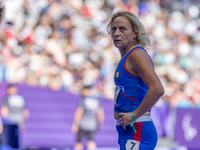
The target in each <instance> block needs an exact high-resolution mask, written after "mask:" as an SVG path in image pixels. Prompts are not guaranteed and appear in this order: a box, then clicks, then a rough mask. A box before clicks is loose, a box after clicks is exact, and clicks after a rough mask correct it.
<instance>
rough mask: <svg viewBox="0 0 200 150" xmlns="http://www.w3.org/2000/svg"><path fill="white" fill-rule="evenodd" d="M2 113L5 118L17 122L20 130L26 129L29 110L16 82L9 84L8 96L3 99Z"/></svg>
mask: <svg viewBox="0 0 200 150" xmlns="http://www.w3.org/2000/svg"><path fill="white" fill-rule="evenodd" d="M1 115H2V118H3V119H6V120H8V121H10V122H12V123H14V124H17V125H18V126H19V129H20V130H24V129H25V121H26V120H27V119H28V116H29V111H28V109H27V108H26V107H25V99H24V97H23V96H21V95H19V94H18V88H17V86H16V85H14V84H9V85H8V87H7V96H6V97H5V98H4V99H3V105H2V107H1Z"/></svg>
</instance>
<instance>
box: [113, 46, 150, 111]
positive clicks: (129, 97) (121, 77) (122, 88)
mask: <svg viewBox="0 0 200 150" xmlns="http://www.w3.org/2000/svg"><path fill="white" fill-rule="evenodd" d="M136 48H141V49H143V50H144V51H145V52H146V50H145V49H144V48H143V47H142V46H135V47H133V48H132V49H131V50H129V51H128V52H127V53H126V54H125V55H124V56H123V57H122V59H121V61H120V62H119V64H118V66H117V68H116V70H115V76H114V83H115V85H116V88H115V96H114V103H115V104H114V112H132V111H134V110H135V109H136V108H137V107H138V106H139V105H140V104H141V102H142V100H143V98H144V97H145V95H146V93H147V92H148V87H147V86H146V85H145V83H144V82H143V80H142V79H141V78H140V77H136V76H134V75H133V74H131V73H129V72H128V71H127V70H126V68H125V63H126V61H127V58H128V56H129V55H130V53H131V52H132V51H133V50H134V49H136ZM151 62H152V60H151ZM152 64H153V62H152ZM149 111H150V110H149Z"/></svg>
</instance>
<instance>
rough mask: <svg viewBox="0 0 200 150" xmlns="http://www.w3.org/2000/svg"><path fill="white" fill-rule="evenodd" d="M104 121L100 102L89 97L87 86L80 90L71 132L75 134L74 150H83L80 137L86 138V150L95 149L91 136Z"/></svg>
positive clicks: (89, 91) (89, 92)
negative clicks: (80, 97) (79, 98)
mask: <svg viewBox="0 0 200 150" xmlns="http://www.w3.org/2000/svg"><path fill="white" fill-rule="evenodd" d="M103 121H104V110H103V108H102V107H101V105H100V101H99V100H98V99H97V98H95V97H93V96H92V95H91V89H90V87H89V86H85V87H84V88H83V90H82V99H81V101H80V105H79V107H78V108H77V109H76V112H75V116H74V121H73V124H72V132H74V133H77V141H76V144H75V146H74V148H75V149H83V147H84V146H83V144H82V137H83V136H87V137H88V142H87V148H89V149H91V148H96V143H95V141H94V139H93V134H94V132H95V131H97V129H98V128H99V126H100V124H102V123H103Z"/></svg>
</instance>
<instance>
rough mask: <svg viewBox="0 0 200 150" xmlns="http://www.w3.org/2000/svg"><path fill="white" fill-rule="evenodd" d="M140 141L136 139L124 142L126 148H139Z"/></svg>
mask: <svg viewBox="0 0 200 150" xmlns="http://www.w3.org/2000/svg"><path fill="white" fill-rule="evenodd" d="M139 148H140V142H139V141H136V140H128V141H127V142H126V150H139Z"/></svg>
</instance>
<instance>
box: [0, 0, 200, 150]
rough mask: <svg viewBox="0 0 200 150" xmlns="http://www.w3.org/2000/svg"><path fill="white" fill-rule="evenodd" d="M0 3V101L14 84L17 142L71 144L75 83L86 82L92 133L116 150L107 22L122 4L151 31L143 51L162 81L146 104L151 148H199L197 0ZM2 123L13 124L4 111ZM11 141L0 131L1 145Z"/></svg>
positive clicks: (113, 53)
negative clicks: (96, 116) (97, 120)
mask: <svg viewBox="0 0 200 150" xmlns="http://www.w3.org/2000/svg"><path fill="white" fill-rule="evenodd" d="M2 2H3V4H4V5H5V13H4V19H3V22H2V23H1V29H0V104H1V106H3V105H4V102H3V100H4V97H5V96H6V95H7V86H8V84H10V83H12V84H15V85H16V86H17V88H18V93H19V94H20V95H21V96H22V97H23V100H24V102H25V106H26V109H27V110H28V113H26V116H28V117H27V118H26V121H25V127H24V129H23V130H22V131H21V130H20V133H19V134H20V138H19V139H20V140H19V139H18V137H13V139H12V140H11V141H17V140H19V141H20V142H19V141H18V143H20V145H21V147H22V148H23V149H51V150H57V149H60V150H61V149H63V150H64V149H73V145H74V144H75V141H76V135H75V134H74V133H72V131H71V126H72V122H73V118H74V113H75V109H76V108H77V107H78V103H79V99H80V96H81V89H82V87H83V86H92V87H93V89H92V93H93V95H95V96H96V97H98V99H99V100H100V102H101V104H102V106H103V109H104V111H105V121H104V123H103V125H102V126H101V128H100V129H99V130H98V131H97V132H96V134H95V141H96V143H97V146H98V149H105V150H107V149H109V150H115V149H116V150H117V149H119V147H118V144H117V136H118V135H117V133H116V131H115V120H114V118H113V95H114V83H113V73H114V70H115V67H116V65H117V63H118V61H119V60H120V54H119V52H118V50H117V49H116V48H115V47H114V46H113V44H112V41H111V38H110V37H109V35H108V33H107V32H106V26H107V24H108V22H109V20H110V19H111V16H112V14H113V13H114V12H116V11H118V10H119V9H123V10H128V11H131V12H133V13H135V14H136V15H138V17H139V18H140V20H141V22H142V23H143V24H144V26H145V28H146V30H147V32H148V33H149V35H150V39H151V48H150V51H149V54H150V56H151V57H152V60H153V62H154V65H155V69H156V72H157V74H158V75H159V78H160V79H161V81H162V84H163V85H164V88H165V95H164V96H163V97H162V98H161V99H160V100H159V101H158V103H157V104H156V105H155V106H154V108H153V110H152V118H153V120H154V123H155V125H156V128H157V132H158V136H159V140H158V145H157V147H156V150H161V149H164V150H179V149H181V150H198V149H200V119H199V114H200V109H199V108H200V0H4V1H2ZM2 115H3V114H2ZM2 122H3V123H2V124H3V125H4V124H7V125H10V124H11V123H8V122H6V121H5V120H4V118H3V117H2ZM3 125H2V126H3ZM13 128H14V127H13ZM5 129H6V127H5ZM4 132H6V131H4ZM6 134H7V133H6ZM3 135H5V134H3V133H2V137H3ZM15 135H16V134H15ZM8 137H10V136H8ZM9 141H10V140H8V139H7V140H5V139H4V140H3V138H2V143H4V144H8V145H7V148H8V147H9V146H12V143H9Z"/></svg>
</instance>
